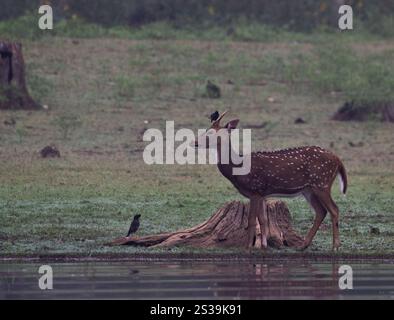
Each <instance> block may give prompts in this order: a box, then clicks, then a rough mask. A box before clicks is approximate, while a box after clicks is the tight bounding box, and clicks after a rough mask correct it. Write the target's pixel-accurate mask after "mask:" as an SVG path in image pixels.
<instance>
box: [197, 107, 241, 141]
mask: <svg viewBox="0 0 394 320" xmlns="http://www.w3.org/2000/svg"><path fill="white" fill-rule="evenodd" d="M226 113H227V111H225V112H223V113H222V114H221V115H219V116H218V118H217V119H216V120H213V119H212V117H211V121H212V124H211V126H210V127H209V128H208V129H207V130H206V131H205V132H204V133H203V134H201V135H199V136H198V137H197V139H196V140H195V141H194V147H196V148H216V147H217V145H218V144H220V143H226V142H228V141H229V140H230V133H231V130H233V129H235V128H236V127H237V125H238V122H239V119H233V120H230V121H229V122H227V123H226V124H225V125H224V126H222V125H221V123H220V121H221V120H222V119H223V117H224V116H225V115H226Z"/></svg>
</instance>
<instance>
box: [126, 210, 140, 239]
mask: <svg viewBox="0 0 394 320" xmlns="http://www.w3.org/2000/svg"><path fill="white" fill-rule="evenodd" d="M140 217H141V215H140V214H136V215H135V216H134V218H133V221H132V222H131V224H130V228H129V232H127V236H126V237H129V236H130V235H131V234H132V233H136V232H137V230H138V228H139V227H140Z"/></svg>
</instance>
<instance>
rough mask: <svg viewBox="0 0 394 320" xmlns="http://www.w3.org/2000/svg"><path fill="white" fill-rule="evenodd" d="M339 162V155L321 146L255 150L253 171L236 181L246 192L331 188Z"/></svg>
mask: <svg viewBox="0 0 394 320" xmlns="http://www.w3.org/2000/svg"><path fill="white" fill-rule="evenodd" d="M339 164H340V160H339V158H338V157H337V156H336V155H334V154H333V153H332V152H330V151H328V150H325V149H322V148H320V147H317V146H307V147H299V148H293V149H283V150H276V151H270V152H268V151H265V152H253V153H252V154H251V171H250V173H249V174H248V175H245V176H238V177H234V178H235V179H236V181H234V182H233V183H234V185H235V186H236V187H237V189H238V190H240V191H243V193H248V192H249V193H258V194H261V195H263V196H266V195H273V194H282V195H294V194H297V193H300V192H302V191H303V190H304V189H306V188H309V187H311V188H319V189H325V188H329V187H331V184H332V182H333V181H334V179H335V177H336V174H337V170H338V167H339ZM241 193H242V192H241Z"/></svg>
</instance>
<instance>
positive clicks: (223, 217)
mask: <svg viewBox="0 0 394 320" xmlns="http://www.w3.org/2000/svg"><path fill="white" fill-rule="evenodd" d="M266 206H267V214H268V226H269V234H268V237H267V238H268V245H269V246H270V247H274V248H281V247H283V246H287V247H299V246H301V245H302V244H303V238H302V237H301V236H299V235H298V234H297V233H296V232H295V230H294V229H293V227H292V225H291V216H290V212H289V209H288V208H287V206H286V204H285V203H284V202H283V201H279V200H268V201H266ZM248 215H249V204H245V203H242V202H240V201H232V202H230V203H226V204H225V205H224V206H223V207H221V208H220V209H218V210H217V211H216V212H215V213H214V214H213V215H212V216H211V217H210V218H209V219H208V220H207V221H205V222H203V223H201V224H199V225H197V226H194V227H192V228H189V229H185V230H179V231H176V232H169V233H162V234H156V235H148V236H142V237H136V236H130V237H121V238H117V239H115V240H113V241H112V242H110V243H109V245H133V246H143V247H173V246H184V245H186V246H193V247H199V248H213V247H217V248H229V247H234V248H242V247H243V248H245V247H247V245H248V232H247V224H248ZM259 235H260V227H259V224H258V223H257V227H256V241H255V242H254V247H256V248H261V240H260V238H261V237H260V236H259Z"/></svg>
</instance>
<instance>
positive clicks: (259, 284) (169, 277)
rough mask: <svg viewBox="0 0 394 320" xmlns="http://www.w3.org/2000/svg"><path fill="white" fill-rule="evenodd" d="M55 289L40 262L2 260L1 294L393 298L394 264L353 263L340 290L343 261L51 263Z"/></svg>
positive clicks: (4, 296)
mask: <svg viewBox="0 0 394 320" xmlns="http://www.w3.org/2000/svg"><path fill="white" fill-rule="evenodd" d="M47 264H50V265H51V266H52V268H53V274H54V279H53V286H54V289H53V290H47V291H42V290H40V289H39V288H38V278H39V277H40V276H41V275H40V274H38V267H39V264H35V263H21V264H19V263H4V262H3V263H0V281H1V282H0V298H1V299H11V298H12V299H28V298H34V299H48V298H53V299H60V298H61V299H69V298H72V299H74V298H79V299H90V298H106V299H107V298H110V299H111V298H114V299H347V298H386V299H387V298H393V297H394V265H392V264H351V265H352V267H353V275H354V280H353V285H354V289H353V290H345V291H344V290H340V289H339V287H338V280H339V277H340V276H341V275H338V269H339V266H340V265H339V264H337V263H314V262H303V263H299V262H286V263H284V262H281V263H279V262H270V263H249V262H221V263H212V262H211V263H207V262H174V263H168V262H167V263H164V262H157V263H146V262H138V263H137V262H129V261H128V262H84V263H52V264H51V263H47Z"/></svg>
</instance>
